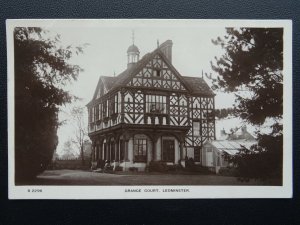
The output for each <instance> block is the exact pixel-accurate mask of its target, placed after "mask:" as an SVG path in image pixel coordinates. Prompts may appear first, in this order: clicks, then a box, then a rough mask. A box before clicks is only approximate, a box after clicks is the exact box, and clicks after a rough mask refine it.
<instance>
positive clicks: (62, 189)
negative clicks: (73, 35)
mask: <svg viewBox="0 0 300 225" xmlns="http://www.w3.org/2000/svg"><path fill="white" fill-rule="evenodd" d="M54 24H55V26H62V27H63V26H68V27H72V26H90V27H94V26H102V27H105V26H109V27H114V26H116V27H120V26H134V27H139V26H141V27H144V26H153V27H159V26H166V25H167V26H168V27H178V26H189V27H193V26H195V27H199V26H202V27H214V26H218V27H220V26H224V27H225V26H226V27H241V26H243V27H283V28H284V56H283V57H284V58H283V59H284V69H283V74H284V94H283V97H284V98H283V99H284V101H283V105H284V107H283V124H284V126H283V127H284V138H283V148H284V151H283V152H284V156H283V185H282V186H152V185H151V186H15V184H14V132H15V131H14V54H13V53H14V46H13V29H14V27H16V26H42V27H45V28H47V27H51V26H53V25H54ZM6 31H7V35H6V37H7V65H8V68H7V73H8V76H7V98H8V99H7V100H8V101H7V102H8V111H7V115H8V184H9V185H8V186H9V191H8V193H9V194H8V195H9V199H186V198H291V197H292V194H293V190H292V187H293V180H292V179H293V175H292V150H293V144H292V141H293V140H292V125H293V124H292V99H293V96H292V21H291V20H195V19H193V20H190V19H189V20H187V19H184V20H173V19H167V20H157V19H122V20H121V19H101V20H94V19H92V20H75V19H63V20H60V19H59V20H58V19H47V20H36V19H26V20H23V19H22V20H21V19H19V20H16V19H10V20H7V21H6ZM126 188H130V189H133V188H139V189H141V191H142V192H140V193H135V192H125V189H126ZM146 188H156V189H159V190H160V192H155V193H149V192H143V190H144V189H146ZM171 188H175V189H183V188H184V189H188V190H189V192H176V193H173V192H172V193H171V192H163V190H164V189H171ZM31 189H42V190H43V191H42V193H39V192H37V193H32V192H28V190H31Z"/></svg>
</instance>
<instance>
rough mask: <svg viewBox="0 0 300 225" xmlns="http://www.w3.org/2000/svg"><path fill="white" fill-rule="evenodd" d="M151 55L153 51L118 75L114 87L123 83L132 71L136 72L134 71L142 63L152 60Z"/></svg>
mask: <svg viewBox="0 0 300 225" xmlns="http://www.w3.org/2000/svg"><path fill="white" fill-rule="evenodd" d="M151 56H152V54H151V53H148V54H146V55H144V56H143V58H142V59H141V60H139V61H138V62H137V63H136V64H135V65H133V66H131V67H130V68H127V69H126V70H124V71H123V72H122V73H120V74H119V75H118V76H116V77H115V78H116V79H115V83H114V85H113V86H112V89H115V88H118V87H119V86H121V85H123V84H124V82H125V81H126V80H127V79H128V78H129V77H130V76H131V75H132V73H134V71H135V70H137V68H139V67H140V66H141V65H144V64H145V63H147V62H148V61H149V60H150V58H151Z"/></svg>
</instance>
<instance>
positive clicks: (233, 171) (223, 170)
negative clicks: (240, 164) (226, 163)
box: [219, 167, 237, 177]
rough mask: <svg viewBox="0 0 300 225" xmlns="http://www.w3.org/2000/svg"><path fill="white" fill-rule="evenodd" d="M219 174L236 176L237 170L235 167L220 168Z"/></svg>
mask: <svg viewBox="0 0 300 225" xmlns="http://www.w3.org/2000/svg"><path fill="white" fill-rule="evenodd" d="M219 175H222V176H230V177H235V176H237V171H236V168H232V167H226V168H220V170H219Z"/></svg>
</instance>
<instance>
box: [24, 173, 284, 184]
mask: <svg viewBox="0 0 300 225" xmlns="http://www.w3.org/2000/svg"><path fill="white" fill-rule="evenodd" d="M28 184H30V185H100V186H101V185H269V186H278V185H281V182H280V181H279V180H266V181H257V180H250V181H249V182H241V181H238V180H237V178H236V177H228V176H219V175H200V174H195V173H190V174H176V173H172V174H163V173H118V174H109V173H95V172H91V171H81V170H47V171H45V172H44V173H42V174H41V175H39V176H38V177H37V178H36V179H35V180H34V181H32V182H30V183H27V184H26V185H28ZM24 185H25V184H24Z"/></svg>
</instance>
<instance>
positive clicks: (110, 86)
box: [88, 40, 214, 105]
mask: <svg viewBox="0 0 300 225" xmlns="http://www.w3.org/2000/svg"><path fill="white" fill-rule="evenodd" d="M172 45H173V43H172V41H171V40H167V41H166V42H164V43H163V44H161V45H160V46H158V48H157V49H155V50H154V51H153V52H151V53H148V54H146V55H145V56H144V57H143V58H142V59H140V60H139V49H138V47H137V46H135V45H131V46H130V47H129V48H128V51H127V54H128V66H127V69H126V70H125V71H123V72H122V73H121V74H119V75H118V76H116V77H108V76H101V77H100V79H99V82H98V85H97V87H96V90H95V93H94V96H93V99H92V101H91V102H90V103H89V104H88V105H93V102H95V101H97V99H99V98H101V97H102V96H105V95H106V94H107V93H109V92H114V91H117V90H119V89H120V88H122V87H125V88H137V89H147V90H153V91H168V92H181V93H186V94H190V95H194V96H195V95H196V96H204V97H205V96H206V97H213V96H214V93H213V91H212V90H211V89H210V88H209V86H208V85H207V83H206V82H205V81H204V80H203V79H202V78H200V77H186V76H182V75H180V74H179V72H178V71H177V70H176V69H175V67H174V66H173V65H172Z"/></svg>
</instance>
